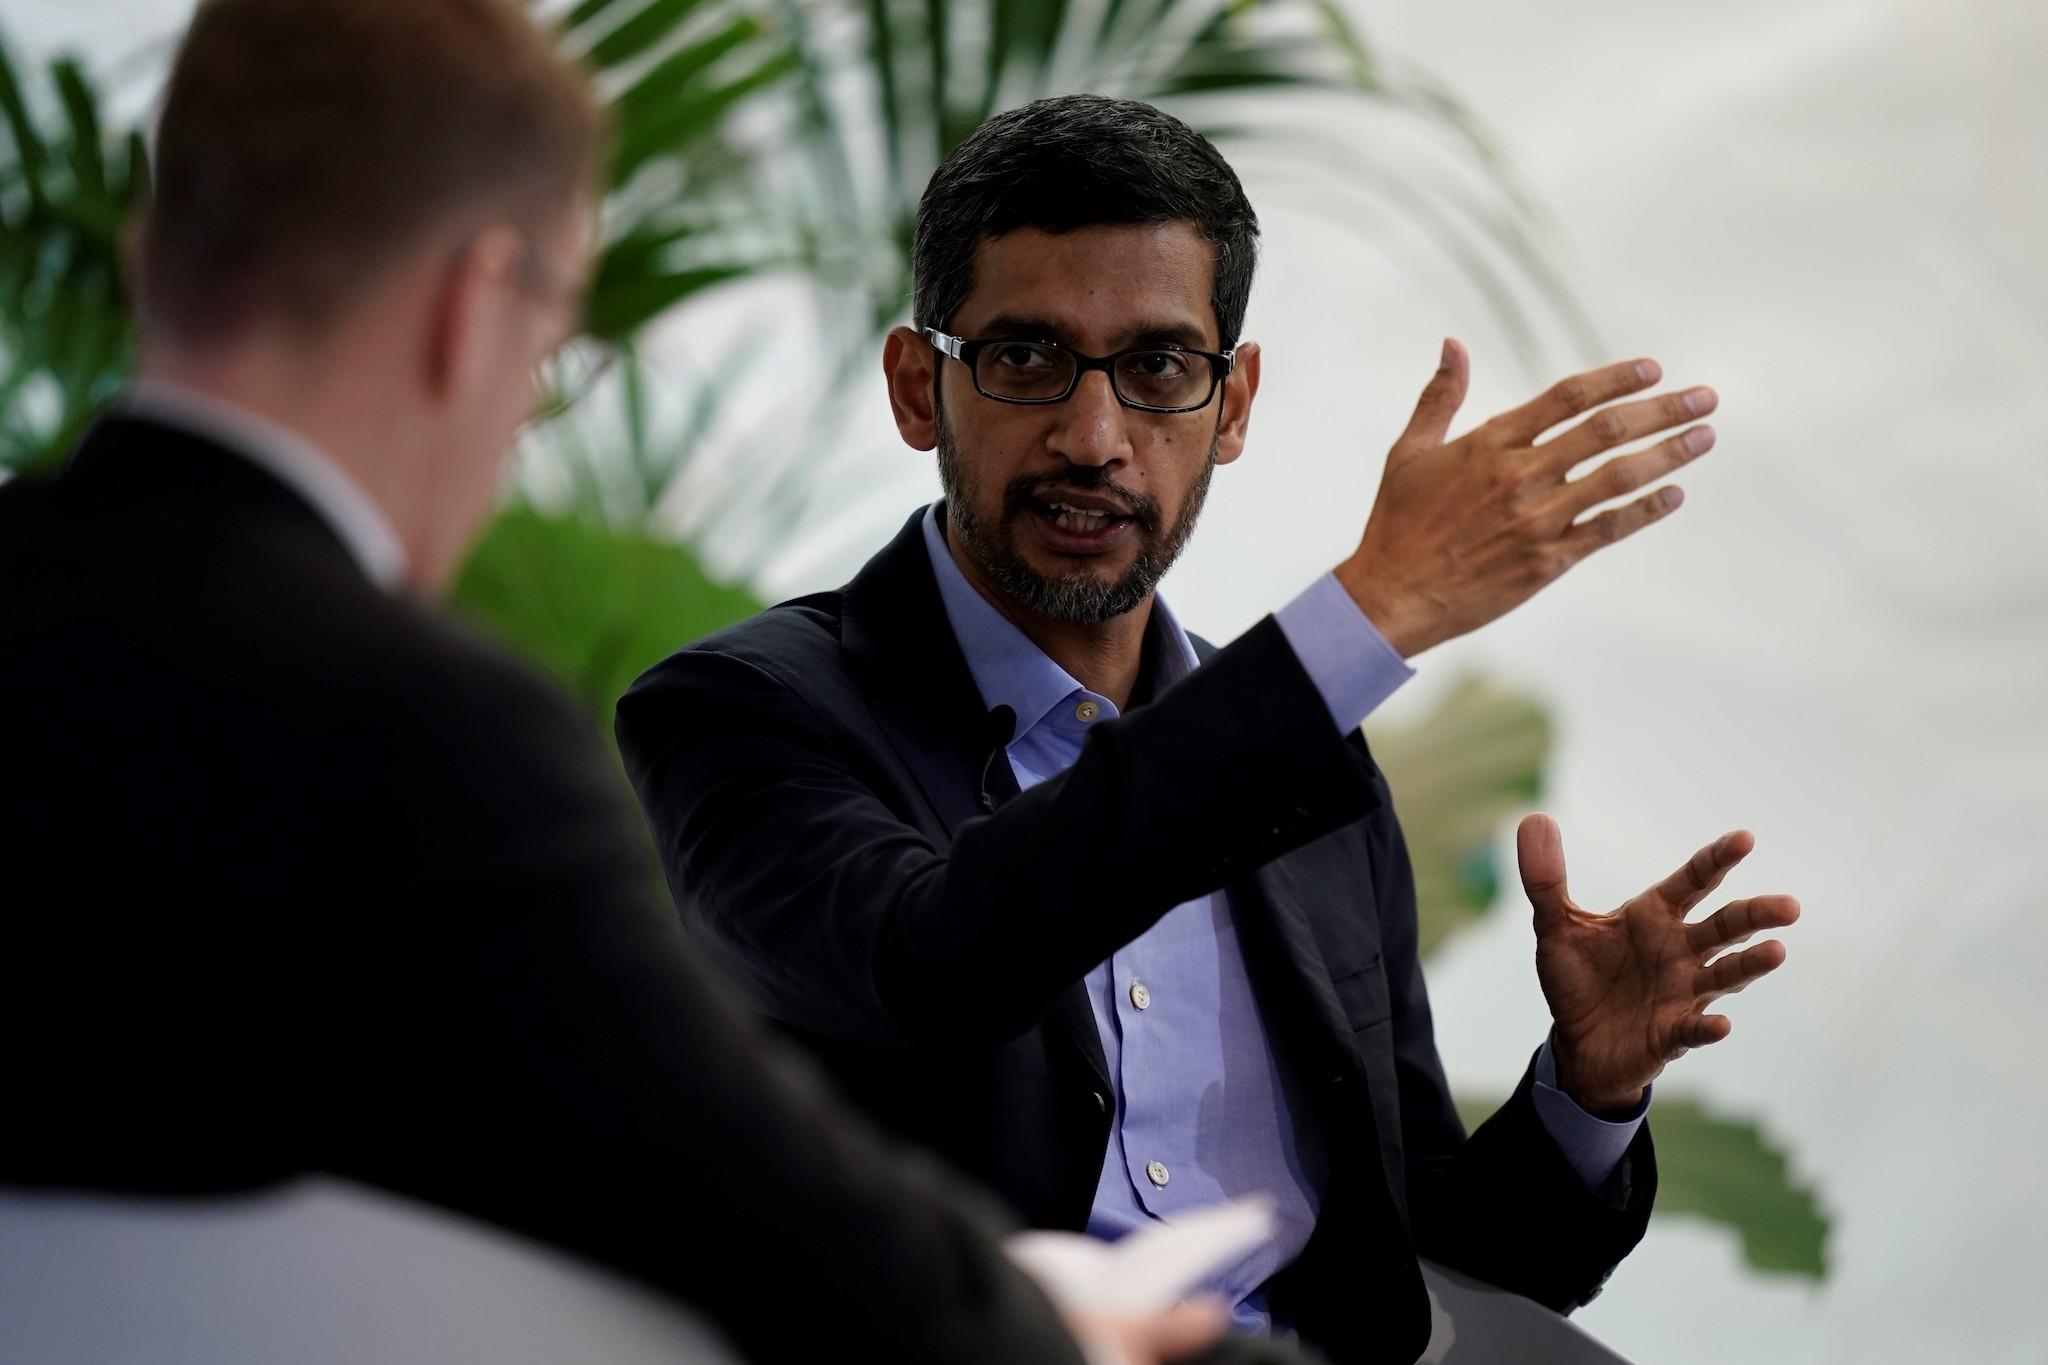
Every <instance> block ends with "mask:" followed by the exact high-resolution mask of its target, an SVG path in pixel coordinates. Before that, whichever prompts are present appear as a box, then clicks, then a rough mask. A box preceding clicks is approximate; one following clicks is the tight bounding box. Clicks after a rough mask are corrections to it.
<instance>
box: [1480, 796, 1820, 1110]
mask: <svg viewBox="0 0 2048 1365" xmlns="http://www.w3.org/2000/svg"><path fill="white" fill-rule="evenodd" d="M1755 847H1756V840H1755V838H1754V837H1752V836H1751V835H1750V834H1749V833H1748V832H1747V831H1746V830H1737V831H1736V832H1735V833H1733V834H1726V835H1723V836H1722V837H1721V838H1719V839H1717V840H1715V841H1714V842H1713V843H1711V844H1709V845H1707V846H1706V847H1705V848H1703V849H1701V850H1700V851H1699V852H1697V853H1695V854H1693V856H1692V857H1691V859H1689V860H1688V861H1687V862H1686V864H1685V866H1683V867H1681V868H1679V869H1678V871H1676V872H1674V873H1672V874H1671V875H1670V876H1669V877H1666V878H1665V879H1664V880H1663V881H1661V882H1659V883H1657V884H1656V885H1655V886H1653V887H1651V888H1650V889H1649V890H1647V891H1644V892H1643V893H1642V894H1640V895H1638V896H1636V897H1634V898H1632V899H1631V900H1629V902H1628V903H1627V904H1625V905H1623V906H1622V907H1621V908H1620V909H1618V910H1615V911H1614V912H1613V913H1611V914H1604V915H1603V914H1597V913H1594V912H1591V911H1587V910H1583V909H1581V908H1579V906H1577V905H1576V904H1574V903H1573V901H1572V899H1571V896H1570V894H1569V892H1568V891H1567V890H1566V887H1565V870H1564V838H1563V836H1562V834H1561V833H1560V832H1559V830H1558V827H1557V822H1556V821H1555V820H1552V819H1551V818H1550V817H1549V816H1547V815H1532V816H1530V817H1529V818H1528V819H1526V820H1524V821H1523V822H1522V825H1521V828H1520V830H1519V831H1518V832H1517V852H1518V853H1519V855H1520V861H1521V870H1522V885H1523V888H1524V889H1525V890H1526V891H1527V892H1528V895H1529V903H1530V905H1531V906H1532V907H1533V908H1534V910H1535V914H1536V977H1537V980H1538V981H1539V982H1540V983H1541V985H1542V987H1543V996H1544V999H1545V1000H1546V1001H1548V1002H1549V1005H1550V1015H1551V1018H1552V1019H1553V1020H1554V1021H1555V1022H1556V1032H1555V1034H1554V1042H1553V1045H1552V1051H1553V1055H1554V1056H1555V1058H1556V1061H1557V1079H1558V1085H1559V1087H1560V1088H1561V1089H1563V1090H1564V1092H1565V1093H1566V1094H1568V1095H1570V1096H1571V1097H1572V1099H1573V1100H1575V1101H1576V1102H1577V1103H1578V1104H1579V1105H1580V1107H1581V1108H1584V1109H1586V1110H1588V1111H1589V1112H1593V1113H1599V1112H1602V1111H1615V1110H1621V1109H1627V1108H1630V1107H1633V1106H1634V1105H1635V1104H1636V1103H1637V1101H1638V1100H1639V1098H1640V1096H1641V1094H1642V1090H1643V1087H1644V1086H1647V1085H1648V1084H1649V1083H1650V1082H1651V1081H1653V1080H1655V1079H1656V1078H1657V1076H1658V1074H1659V1073H1661V1072H1662V1071H1663V1070H1664V1067H1665V1064H1666V1063H1668V1062H1670V1061H1672V1060H1674V1059H1675V1058H1677V1057H1679V1056H1681V1055H1682V1054H1684V1053H1685V1052H1686V1051H1687V1050H1688V1049H1690V1048H1695V1047H1704V1046H1706V1045H1707V1044H1709V1043H1717V1042H1719V1041H1720V1040H1721V1039H1723V1038H1725V1037H1727V1036H1728V1031H1729V1027H1730V1026H1729V1022H1728V1019H1727V1018H1726V1016H1724V1015H1718V1014H1708V1013H1706V1008H1707V1006H1708V1005H1710V1004H1712V1003H1713V1001H1715V1000H1716V999H1718V998H1719V997H1721V996H1723V995H1727V994H1730V993H1732V992H1734V991H1739V990H1741V989H1742V988H1743V987H1745V986H1747V985H1748V984H1749V983H1750V982H1752V981H1754V980H1756V979H1757V978H1758V977H1760V976H1763V975H1765V974H1766V973H1768V972H1771V971H1774V970H1776V969H1777V968H1778V967H1779V966H1780V965H1781V964H1782V963H1783V962H1784V961H1785V947H1784V945H1783V944H1781V943H1778V942H1776V941H1775V940H1773V941H1769V942H1765V943H1759V944H1758V945H1756V946H1755V947H1754V948H1749V949H1746V950H1745V951H1742V952H1739V953H1728V954H1727V955H1725V956H1722V957H1720V958H1718V959H1716V958H1715V954H1717V953H1720V952H1721V951H1722V950H1723V949H1725V948H1729V947H1732V946H1734V945H1736V944H1739V943H1742V942H1744V941H1746V940H1747V939H1748V938H1749V937H1750V936H1751V935H1752V934H1756V933H1759V932H1762V931H1765V930H1771V929H1782V928H1784V927H1785V926H1786V925H1788V924H1791V923H1792V922H1793V921H1795V920H1797V919H1798V918H1799V902H1798V901H1796V900H1794V899H1793V898H1792V897H1790V896H1755V897H1752V898H1750V899H1748V900H1739V901H1732V902H1730V903H1729V904H1727V905H1725V906H1723V907H1722V908H1721V909H1719V910H1717V911H1715V912H1714V913H1713V914H1712V915H1709V916H1707V917H1706V918H1705V919H1702V920H1698V921H1695V922H1692V923H1688V922H1687V921H1686V915H1687V913H1688V912H1690V911H1691V910H1692V909H1693V908H1694V907H1695V906H1697V905H1698V904H1699V903H1700V901H1701V900H1702V899H1704V898H1705V897H1706V895H1707V893H1708V892H1710V891H1712V890H1713V889H1714V888H1715V887H1717V886H1719V885H1720V884H1721V879H1722V878H1723V877H1725V876H1727V874H1728V871H1729V869H1731V868H1733V867H1734V866H1735V865H1736V864H1737V863H1739V862H1741V861H1742V860H1743V859H1744V858H1746V857H1748V856H1749V854H1750V851H1751V850H1752V849H1754V848H1755Z"/></svg>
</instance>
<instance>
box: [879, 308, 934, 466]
mask: <svg viewBox="0 0 2048 1365" xmlns="http://www.w3.org/2000/svg"><path fill="white" fill-rule="evenodd" d="M937 364H938V352H936V351H934V350H933V349H932V344H931V343H930V342H929V341H926V340H925V339H924V338H923V337H921V336H919V335H918V334H917V333H916V332H915V331H913V330H911V329H910V328H908V327H895V328H891V329H890V331H889V335H888V338H887V339H886V340H884V341H883V342H882V377H883V379H884V381H885V382H886V383H887V384H888V386H889V411H890V412H891V413H892V414H893V415H894V416H895V418H896V431H897V434H899V435H900V436H902V437H903V444H905V445H907V446H909V447H910V448H911V449H912V450H930V449H932V448H933V447H934V446H936V445H937V444H938V443H939V426H938V413H937V409H936V408H935V406H934V404H933V395H932V381H933V378H934V375H935V374H936V369H937Z"/></svg>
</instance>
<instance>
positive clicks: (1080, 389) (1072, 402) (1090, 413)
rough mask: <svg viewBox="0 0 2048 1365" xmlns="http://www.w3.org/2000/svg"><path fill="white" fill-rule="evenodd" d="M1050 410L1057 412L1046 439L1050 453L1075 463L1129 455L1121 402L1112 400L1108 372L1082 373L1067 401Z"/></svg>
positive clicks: (1104, 463) (1115, 461) (1103, 461)
mask: <svg viewBox="0 0 2048 1365" xmlns="http://www.w3.org/2000/svg"><path fill="white" fill-rule="evenodd" d="M1054 411H1055V412H1056V413H1057V414H1058V416H1057V417H1056V418H1055V419H1054V421H1053V428H1052V432H1051V434H1050V435H1049V436H1048V437H1047V439H1046V448H1047V450H1048V451H1049V452H1050V453H1052V454H1054V455H1058V456H1061V457H1062V458H1064V459H1065V460H1067V462H1068V463H1070V464H1077V465H1096V466H1109V465H1118V464H1122V463H1124V462H1125V461H1126V460H1128V459H1129V458H1130V455H1131V443H1130V433H1129V432H1128V431H1127V430H1126V429H1125V426H1124V406H1123V404H1121V403H1119V402H1117V401H1116V391H1115V390H1114V389H1112V388H1110V386H1109V376H1108V375H1106V374H1104V373H1102V372H1101V371H1100V370H1095V371H1091V372H1089V373H1088V374H1084V375H1082V376H1081V382H1080V383H1079V384H1078V385H1076V386H1075V388H1074V391H1073V393H1071V394H1069V395H1068V396H1067V401H1066V402H1064V403H1060V404H1057V405H1056V406H1055V408H1054Z"/></svg>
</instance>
